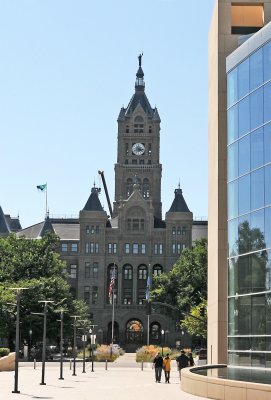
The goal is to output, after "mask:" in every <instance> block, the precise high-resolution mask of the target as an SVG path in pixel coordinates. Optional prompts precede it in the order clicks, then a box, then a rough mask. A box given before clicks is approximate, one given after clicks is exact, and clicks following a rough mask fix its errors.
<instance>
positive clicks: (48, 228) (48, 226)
mask: <svg viewBox="0 0 271 400" xmlns="http://www.w3.org/2000/svg"><path fill="white" fill-rule="evenodd" d="M46 232H53V233H55V230H54V228H53V225H52V224H51V221H50V219H49V217H47V218H46V219H45V221H44V224H43V227H42V228H41V231H40V234H39V236H40V237H42V236H44V235H45V233H46Z"/></svg>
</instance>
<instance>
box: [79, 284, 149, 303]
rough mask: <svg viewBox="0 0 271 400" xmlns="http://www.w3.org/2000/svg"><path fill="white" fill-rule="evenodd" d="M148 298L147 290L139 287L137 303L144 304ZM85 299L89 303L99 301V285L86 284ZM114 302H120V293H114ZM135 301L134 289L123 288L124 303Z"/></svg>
mask: <svg viewBox="0 0 271 400" xmlns="http://www.w3.org/2000/svg"><path fill="white" fill-rule="evenodd" d="M145 298H146V290H145V289H138V294H137V304H144V300H145ZM84 301H85V302H86V303H87V304H90V303H91V304H93V305H94V304H97V303H98V286H92V287H90V286H85V287H84ZM114 302H115V304H117V303H118V295H117V293H116V292H115V293H114ZM132 303H133V296H132V289H123V296H122V304H125V305H129V304H132Z"/></svg>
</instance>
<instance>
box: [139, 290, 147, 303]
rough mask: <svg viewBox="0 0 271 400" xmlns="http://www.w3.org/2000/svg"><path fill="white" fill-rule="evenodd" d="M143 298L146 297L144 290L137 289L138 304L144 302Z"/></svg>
mask: <svg viewBox="0 0 271 400" xmlns="http://www.w3.org/2000/svg"><path fill="white" fill-rule="evenodd" d="M145 298H146V290H145V289H139V290H138V304H144V300H145Z"/></svg>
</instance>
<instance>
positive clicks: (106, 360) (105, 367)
mask: <svg viewBox="0 0 271 400" xmlns="http://www.w3.org/2000/svg"><path fill="white" fill-rule="evenodd" d="M105 370H106V371H107V360H105Z"/></svg>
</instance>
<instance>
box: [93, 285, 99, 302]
mask: <svg viewBox="0 0 271 400" xmlns="http://www.w3.org/2000/svg"><path fill="white" fill-rule="evenodd" d="M97 303H98V286H92V304H97Z"/></svg>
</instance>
